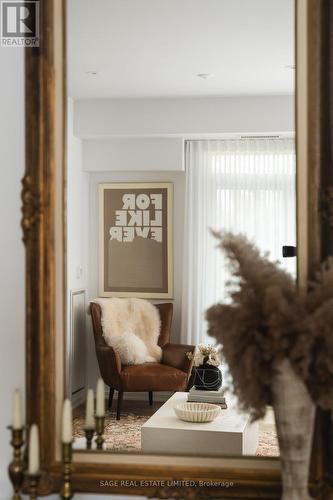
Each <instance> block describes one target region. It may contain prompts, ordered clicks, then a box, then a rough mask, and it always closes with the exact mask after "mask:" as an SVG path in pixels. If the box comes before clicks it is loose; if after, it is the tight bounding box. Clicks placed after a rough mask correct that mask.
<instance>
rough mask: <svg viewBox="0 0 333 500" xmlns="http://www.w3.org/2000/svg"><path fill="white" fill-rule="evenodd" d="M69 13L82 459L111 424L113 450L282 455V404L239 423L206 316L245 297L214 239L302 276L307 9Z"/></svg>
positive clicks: (210, 2)
mask: <svg viewBox="0 0 333 500" xmlns="http://www.w3.org/2000/svg"><path fill="white" fill-rule="evenodd" d="M67 11H68V12H67V18H68V28H67V29H68V33H67V44H68V55H67V61H68V62H67V64H68V67H67V75H68V89H67V90H68V102H67V115H68V123H67V200H66V202H67V294H68V296H67V304H68V308H67V309H68V315H67V352H66V360H67V382H66V385H67V392H68V394H69V397H70V398H71V400H72V405H73V409H74V430H75V434H74V436H75V445H74V446H75V447H76V448H77V449H81V448H82V449H85V448H86V445H87V441H86V437H88V438H89V435H90V436H92V431H91V432H86V434H85V430H86V431H87V429H88V430H90V429H92V428H93V427H94V426H95V423H96V422H95V417H94V415H95V413H96V415H97V416H103V415H104V413H105V421H104V426H103V435H104V443H103V444H102V443H101V445H100V446H101V447H102V448H103V449H107V450H109V451H112V452H135V453H137V452H144V453H167V454H180V455H184V454H185V455H196V456H197V455H198V454H201V455H208V456H217V455H253V456H255V455H257V456H278V455H279V449H278V444H277V437H276V429H275V423H274V416H273V411H272V409H271V408H270V407H268V408H267V412H266V416H265V418H264V419H262V420H259V421H256V422H254V423H253V422H251V419H250V415H248V414H247V413H246V412H243V411H241V410H240V408H239V406H238V404H237V398H235V396H234V395H233V393H232V380H231V377H230V375H229V374H228V367H227V364H226V362H225V361H224V360H223V358H222V357H221V352H220V348H221V346H220V345H215V342H216V341H215V339H213V338H212V337H209V336H208V333H207V332H208V325H207V321H206V319H205V311H206V310H207V309H208V308H210V307H211V306H212V305H214V304H216V303H218V302H221V301H223V302H227V303H228V301H230V297H229V290H228V286H227V283H228V281H229V280H230V277H231V268H230V264H229V263H228V261H227V260H226V259H225V258H224V255H223V253H222V252H221V251H219V250H218V249H217V241H216V239H215V237H214V235H213V234H212V231H211V230H215V231H220V230H222V231H231V232H232V233H235V234H238V233H242V234H245V235H246V236H247V237H248V238H249V239H250V240H251V241H253V242H254V243H255V244H256V245H257V247H258V248H259V249H260V250H261V251H263V252H268V254H269V258H270V259H271V260H272V261H277V260H278V261H280V262H281V266H282V267H283V268H284V269H285V270H287V271H288V272H289V273H290V274H291V275H292V276H293V278H296V257H295V255H296V213H295V174H296V156H295V141H294V133H295V129H294V127H295V125H294V72H295V59H294V2H293V0H248V1H247V2H243V1H241V0H233V1H231V0H99V1H98V2H91V1H89V0H68V1H67ZM222 347H223V346H222ZM239 362H240V363H241V362H242V360H241V359H240V360H239ZM100 378H101V379H102V382H99V383H98V379H100ZM96 387H98V388H97V389H96ZM92 390H93V391H94V394H93V392H92ZM95 396H96V397H97V400H96V401H94V399H95ZM189 402H191V403H192V406H191V405H190V406H189V405H188V403H189ZM88 440H89V439H88ZM95 446H96V443H95V441H94V440H93V442H92V447H93V448H94V447H95Z"/></svg>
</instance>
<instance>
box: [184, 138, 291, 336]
mask: <svg viewBox="0 0 333 500" xmlns="http://www.w3.org/2000/svg"><path fill="white" fill-rule="evenodd" d="M295 158H296V157H295V148H294V141H293V140H292V139H247V140H217V141H216V140H213V141H187V143H186V176H187V181H186V213H185V244H184V262H183V268H184V277H183V301H182V340H183V341H187V342H191V343H200V342H205V341H206V342H207V338H206V325H205V321H204V311H205V310H206V309H207V307H209V306H210V305H212V304H213V303H215V302H218V301H220V300H225V298H226V289H225V283H226V281H227V280H228V279H229V277H230V274H229V272H228V269H227V267H226V265H225V262H224V257H223V255H222V253H221V252H220V251H218V250H217V249H216V242H215V240H214V237H213V236H212V235H211V232H210V230H209V229H210V228H211V229H214V230H226V231H232V232H234V233H244V234H246V235H247V236H248V237H249V238H250V239H252V241H254V242H255V243H256V245H258V246H259V248H260V249H261V250H263V251H267V252H269V255H270V258H271V259H272V260H279V261H280V262H281V264H282V265H283V266H284V267H285V268H286V269H287V270H288V271H289V272H290V273H291V274H292V275H294V276H295V275H296V259H291V258H289V259H282V246H283V245H295V242H296V213H295V210H296V209H295Z"/></svg>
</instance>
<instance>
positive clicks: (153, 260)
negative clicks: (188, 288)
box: [99, 182, 173, 299]
mask: <svg viewBox="0 0 333 500" xmlns="http://www.w3.org/2000/svg"><path fill="white" fill-rule="evenodd" d="M172 205H173V184H172V183H167V182H163V183H112V184H100V185H99V248H100V255H99V295H100V296H101V297H141V298H156V299H157V298H172V296H173V266H172V264H173V262H172V250H173V241H172V217H173V206H172Z"/></svg>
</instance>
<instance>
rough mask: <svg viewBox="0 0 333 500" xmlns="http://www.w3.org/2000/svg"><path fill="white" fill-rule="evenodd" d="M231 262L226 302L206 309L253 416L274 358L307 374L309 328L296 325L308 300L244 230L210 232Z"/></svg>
mask: <svg viewBox="0 0 333 500" xmlns="http://www.w3.org/2000/svg"><path fill="white" fill-rule="evenodd" d="M214 234H215V236H216V237H217V238H218V239H219V240H220V243H219V247H220V248H221V249H222V250H223V251H224V252H225V254H226V256H227V258H228V261H229V263H230V266H231V270H232V276H233V279H232V281H230V282H229V283H228V288H229V295H230V298H231V303H230V304H217V305H214V306H213V307H211V308H210V309H208V311H207V313H206V318H207V320H208V324H209V331H208V332H209V334H210V335H211V336H212V337H215V339H216V340H217V341H218V342H219V343H221V344H222V346H223V354H224V357H225V359H226V361H227V363H228V366H229V370H230V374H231V376H232V378H233V389H234V392H235V394H236V395H237V397H238V399H239V403H240V405H241V407H242V408H243V409H245V410H247V411H248V412H249V413H250V415H251V417H252V420H256V419H259V418H262V417H263V416H264V415H265V411H266V406H267V405H269V404H271V403H272V389H271V387H272V379H273V377H274V375H275V368H276V366H277V363H279V362H280V361H281V360H282V359H284V358H288V359H290V361H291V363H292V366H293V367H294V369H295V370H296V371H297V372H298V373H299V374H300V376H301V377H302V378H303V379H305V378H307V374H308V372H309V365H310V359H309V348H308V342H307V339H306V336H307V334H308V332H307V331H305V329H304V328H300V325H301V324H302V323H303V322H304V317H305V316H306V304H305V303H304V300H303V299H302V298H301V297H300V296H299V294H298V291H297V287H296V284H295V282H294V280H293V278H292V277H291V276H290V275H289V274H288V273H287V272H285V271H284V270H282V269H281V268H280V267H279V266H278V264H277V263H274V262H271V261H269V260H268V257H267V255H266V254H261V253H260V251H259V250H258V249H257V248H256V247H255V245H253V244H252V243H251V242H250V241H249V240H248V239H247V238H246V237H245V236H243V235H234V234H232V233H214Z"/></svg>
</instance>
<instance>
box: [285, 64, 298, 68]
mask: <svg viewBox="0 0 333 500" xmlns="http://www.w3.org/2000/svg"><path fill="white" fill-rule="evenodd" d="M284 67H285V68H286V69H296V65H295V64H285V66H284Z"/></svg>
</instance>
